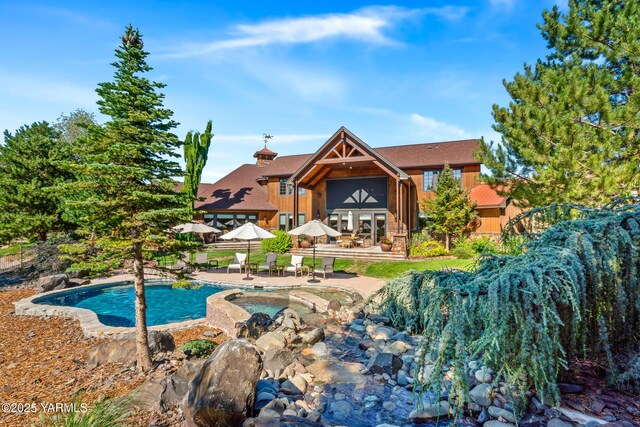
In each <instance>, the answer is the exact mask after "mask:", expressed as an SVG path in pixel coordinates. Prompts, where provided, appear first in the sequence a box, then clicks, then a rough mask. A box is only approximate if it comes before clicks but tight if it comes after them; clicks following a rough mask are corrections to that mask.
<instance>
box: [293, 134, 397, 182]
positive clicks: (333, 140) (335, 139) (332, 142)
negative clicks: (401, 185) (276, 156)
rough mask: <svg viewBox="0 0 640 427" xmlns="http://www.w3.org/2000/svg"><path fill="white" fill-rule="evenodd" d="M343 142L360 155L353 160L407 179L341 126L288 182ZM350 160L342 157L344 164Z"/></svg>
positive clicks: (390, 163)
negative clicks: (358, 159)
mask: <svg viewBox="0 0 640 427" xmlns="http://www.w3.org/2000/svg"><path fill="white" fill-rule="evenodd" d="M345 141H346V142H348V143H349V144H350V145H352V146H353V149H354V150H356V151H358V153H359V154H361V155H360V156H356V157H355V158H358V157H359V158H368V159H371V160H372V161H373V162H374V163H376V164H377V165H378V167H380V168H382V169H384V170H385V171H388V172H387V173H389V172H392V173H393V174H394V176H397V177H399V178H400V179H408V178H409V175H407V174H406V173H405V172H404V171H403V170H402V169H400V168H398V166H396V165H395V164H393V163H392V162H390V161H389V160H387V159H386V158H385V157H384V156H383V155H382V154H380V153H379V152H378V151H376V150H374V149H373V148H371V147H370V146H369V145H368V144H367V143H365V142H364V141H363V140H361V139H360V138H358V137H357V136H356V135H355V134H353V133H352V132H351V131H350V130H349V129H347V128H346V127H344V126H341V127H340V129H338V130H337V131H336V132H335V133H334V134H333V135H331V137H329V139H328V140H327V142H325V143H324V144H323V145H322V147H320V148H319V149H318V150H317V151H316V152H315V153H313V154H312V155H311V156H309V158H307V159H306V160H305V161H304V163H303V164H302V165H301V166H300V167H299V168H298V169H296V171H295V172H293V174H291V177H289V181H292V180H295V179H298V178H299V177H301V176H303V173H306V172H308V171H311V170H313V168H314V167H315V166H317V165H318V164H319V163H320V162H322V161H324V160H326V159H325V157H326V156H328V155H330V154H331V148H332V147H334V146H336V145H338V144H342V143H345ZM334 152H335V151H334ZM331 160H336V159H331ZM350 160H353V158H350V157H344V161H345V162H349V161H350Z"/></svg>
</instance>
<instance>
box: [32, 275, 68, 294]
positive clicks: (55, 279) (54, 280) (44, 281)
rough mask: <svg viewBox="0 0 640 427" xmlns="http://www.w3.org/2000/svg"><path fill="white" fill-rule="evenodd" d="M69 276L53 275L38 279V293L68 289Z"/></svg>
mask: <svg viewBox="0 0 640 427" xmlns="http://www.w3.org/2000/svg"><path fill="white" fill-rule="evenodd" d="M69 287H70V286H69V276H67V275H66V274H54V275H52V276H44V277H40V278H39V279H38V286H37V290H38V293H43V292H49V291H55V290H58V289H67V288H69Z"/></svg>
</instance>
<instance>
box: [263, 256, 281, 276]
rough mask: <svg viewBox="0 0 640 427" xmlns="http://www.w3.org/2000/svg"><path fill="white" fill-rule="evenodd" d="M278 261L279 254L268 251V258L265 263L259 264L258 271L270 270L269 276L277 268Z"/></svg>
mask: <svg viewBox="0 0 640 427" xmlns="http://www.w3.org/2000/svg"><path fill="white" fill-rule="evenodd" d="M277 261H278V254H276V253H273V252H268V253H267V259H266V260H265V262H264V264H260V265H259V266H258V271H260V270H269V276H272V275H273V270H275V269H276V265H277Z"/></svg>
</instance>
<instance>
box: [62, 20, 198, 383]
mask: <svg viewBox="0 0 640 427" xmlns="http://www.w3.org/2000/svg"><path fill="white" fill-rule="evenodd" d="M121 40H122V43H121V45H120V46H119V47H118V48H117V49H116V51H115V55H116V58H117V60H116V62H114V63H113V64H112V65H113V66H114V67H115V69H116V71H115V75H114V80H113V81H112V82H106V83H100V84H99V85H98V89H97V90H96V91H97V93H98V94H99V95H100V100H99V101H98V105H99V106H100V112H101V113H102V114H104V115H106V116H108V117H109V120H108V121H107V122H106V123H105V125H104V126H103V127H99V126H95V125H93V126H89V127H88V134H87V137H86V140H85V144H83V145H84V146H83V148H82V153H81V156H80V159H81V161H80V164H70V167H72V168H73V169H74V170H75V172H76V176H77V182H75V183H73V185H69V186H67V187H66V190H67V203H68V206H69V210H70V212H69V215H70V216H71V217H73V218H75V220H76V221H79V222H80V223H81V224H82V225H83V231H84V233H85V235H86V237H87V242H88V244H90V245H94V246H95V247H103V248H108V253H109V256H111V257H113V256H116V257H121V258H122V259H129V260H131V259H132V260H133V276H134V289H135V314H136V347H137V362H138V369H139V370H147V369H148V368H150V367H151V355H150V352H149V346H148V343H147V322H146V308H147V306H146V299H145V289H144V270H143V262H144V253H145V252H146V251H149V250H157V249H159V248H162V247H163V245H166V244H167V240H166V238H165V237H163V236H164V233H163V231H164V230H166V229H168V228H170V227H171V226H173V225H175V224H177V223H178V222H181V221H184V220H185V219H186V218H187V217H188V209H186V205H187V203H186V197H185V195H184V194H182V193H176V192H175V191H174V188H175V182H174V181H173V179H172V177H175V176H180V175H182V170H181V169H180V167H179V165H178V163H177V162H175V161H174V160H172V157H178V155H177V154H176V150H178V149H179V148H180V145H181V143H180V141H179V140H178V138H177V137H176V135H174V134H173V133H171V129H173V128H174V127H175V126H176V125H177V123H176V122H175V121H173V120H172V119H171V116H172V115H173V113H172V111H170V110H168V109H166V108H164V106H163V99H164V95H162V94H161V93H160V92H159V90H160V89H162V88H163V87H164V84H161V83H156V82H152V81H149V80H148V79H147V78H145V77H144V74H145V73H147V72H149V71H150V70H151V67H150V66H149V65H147V63H146V62H145V58H146V57H147V55H148V53H147V52H145V51H144V49H143V43H142V37H141V35H140V33H139V31H138V30H137V29H133V28H132V27H131V26H129V27H127V28H126V31H125V33H124V35H123V36H122V37H121ZM110 261H113V260H110Z"/></svg>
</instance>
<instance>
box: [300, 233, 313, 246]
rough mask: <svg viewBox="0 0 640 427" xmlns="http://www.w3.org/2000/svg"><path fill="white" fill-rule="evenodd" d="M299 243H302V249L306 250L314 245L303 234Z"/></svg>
mask: <svg viewBox="0 0 640 427" xmlns="http://www.w3.org/2000/svg"><path fill="white" fill-rule="evenodd" d="M298 242H300V247H301V248H304V249H308V248H310V247H311V246H312V245H313V243H312V242H311V241H310V240H309V238H308V237H307V236H305V235H304V234H301V235H300V236H298Z"/></svg>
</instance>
